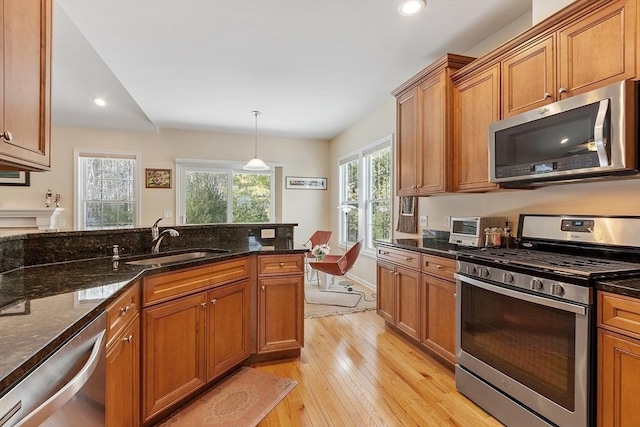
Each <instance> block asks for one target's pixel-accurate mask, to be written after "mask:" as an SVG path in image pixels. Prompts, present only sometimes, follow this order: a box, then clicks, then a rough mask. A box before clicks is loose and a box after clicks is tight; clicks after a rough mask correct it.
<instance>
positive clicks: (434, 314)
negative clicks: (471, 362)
mask: <svg viewBox="0 0 640 427" xmlns="http://www.w3.org/2000/svg"><path fill="white" fill-rule="evenodd" d="M377 256H378V263H377V295H378V301H377V310H378V315H380V317H382V318H383V319H384V320H385V321H386V323H387V324H389V325H392V326H393V327H395V328H397V329H398V330H400V331H402V332H404V334H406V336H407V337H408V338H409V339H411V340H412V341H414V343H415V344H417V345H419V346H420V347H422V348H423V349H425V350H427V351H429V352H431V353H434V354H436V355H438V356H439V357H440V358H441V360H443V361H444V362H445V364H446V365H448V366H449V367H453V365H454V364H455V362H456V359H455V324H456V318H455V308H456V307H455V292H456V285H455V282H454V280H453V273H454V272H455V260H453V259H449V258H444V257H439V256H433V255H426V254H420V253H418V252H413V251H408V250H404V249H398V248H394V247H388V246H383V245H380V246H379V247H378V250H377Z"/></svg>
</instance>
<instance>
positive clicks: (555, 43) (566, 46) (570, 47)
mask: <svg viewBox="0 0 640 427" xmlns="http://www.w3.org/2000/svg"><path fill="white" fill-rule="evenodd" d="M636 3H637V0H618V1H613V2H608V4H606V5H605V6H604V7H600V8H597V9H595V10H592V11H589V12H588V13H587V14H586V15H584V14H582V15H580V14H578V15H577V18H576V16H575V15H574V17H573V19H574V20H571V19H572V18H569V19H568V20H566V21H564V22H563V23H561V24H560V25H559V27H558V28H557V30H555V31H549V32H545V33H543V34H542V35H541V36H540V37H536V38H533V39H532V40H531V41H529V42H526V43H522V44H521V45H520V46H517V47H514V48H512V49H511V50H510V51H509V52H508V53H507V54H506V56H505V57H504V59H502V61H501V68H502V70H501V71H502V117H503V118H504V117H509V116H512V115H514V114H519V113H522V112H525V111H528V110H531V109H534V108H537V107H540V106H542V105H545V104H548V103H551V102H555V101H559V100H561V99H564V98H567V97H570V96H573V95H577V94H580V93H584V92H587V91H590V90H593V89H596V88H598V87H602V86H605V85H607V84H610V83H614V82H616V81H619V80H624V79H630V78H634V77H635V76H636V75H637V70H636V56H637V55H636V50H637V40H636V38H635V34H636V26H637V11H636V8H637V4H636Z"/></svg>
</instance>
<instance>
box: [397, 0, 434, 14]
mask: <svg viewBox="0 0 640 427" xmlns="http://www.w3.org/2000/svg"><path fill="white" fill-rule="evenodd" d="M426 5H427V4H426V1H425V0H403V1H402V3H400V6H398V12H399V13H400V15H402V16H409V15H415V14H416V13H418V12H419V11H420V10H421V9H424V7H425V6H426Z"/></svg>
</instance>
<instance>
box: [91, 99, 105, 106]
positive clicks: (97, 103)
mask: <svg viewBox="0 0 640 427" xmlns="http://www.w3.org/2000/svg"><path fill="white" fill-rule="evenodd" d="M93 102H95V104H96V105H97V106H99V107H104V106H105V105H107V102H106V101H105V100H104V99H102V98H93Z"/></svg>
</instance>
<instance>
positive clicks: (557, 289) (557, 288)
mask: <svg viewBox="0 0 640 427" xmlns="http://www.w3.org/2000/svg"><path fill="white" fill-rule="evenodd" d="M551 295H555V296H557V297H561V296H562V295H564V288H563V287H562V285H558V284H557V283H554V284H552V285H551Z"/></svg>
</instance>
